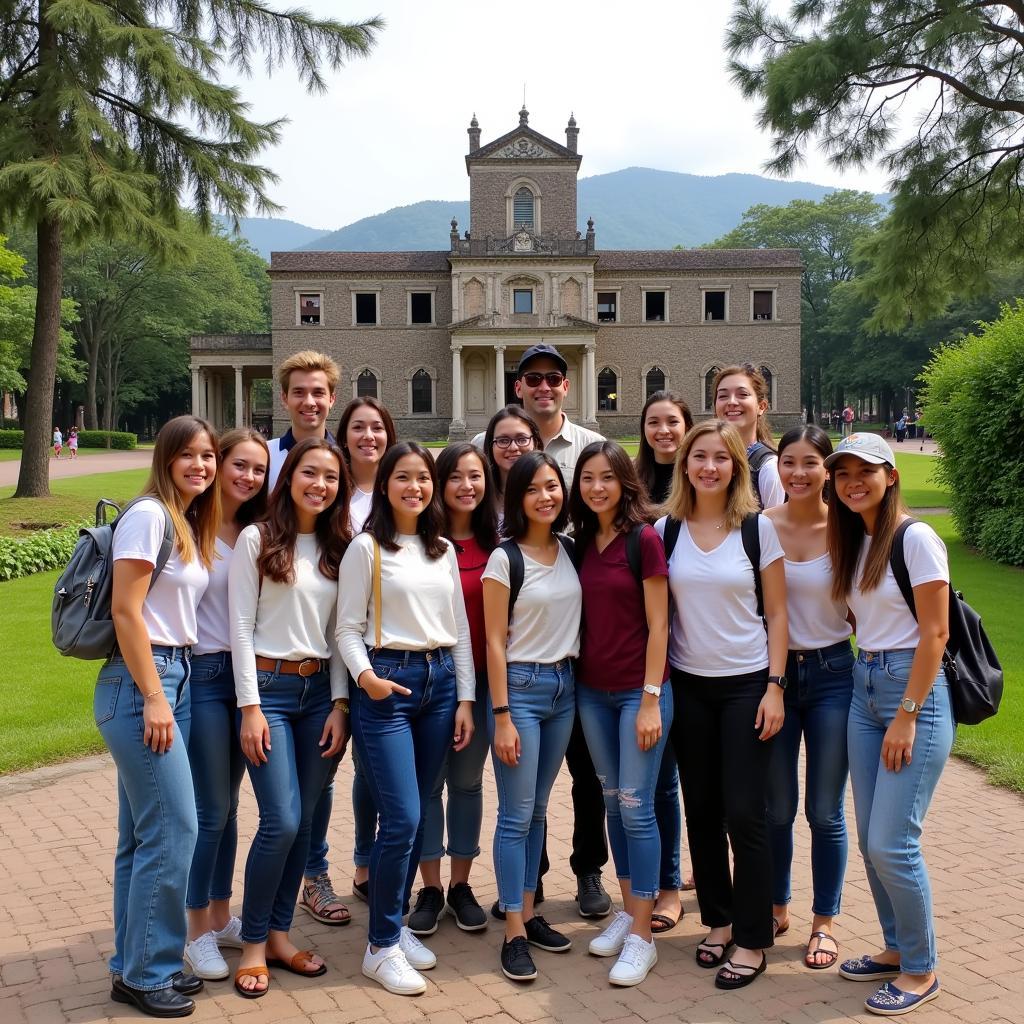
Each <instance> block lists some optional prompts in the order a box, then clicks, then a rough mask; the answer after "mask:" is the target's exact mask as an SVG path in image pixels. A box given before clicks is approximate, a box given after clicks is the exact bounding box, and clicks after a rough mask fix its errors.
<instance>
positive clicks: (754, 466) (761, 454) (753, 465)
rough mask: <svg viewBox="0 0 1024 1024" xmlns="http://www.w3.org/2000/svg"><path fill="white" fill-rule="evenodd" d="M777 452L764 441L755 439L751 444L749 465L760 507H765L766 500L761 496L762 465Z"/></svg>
mask: <svg viewBox="0 0 1024 1024" xmlns="http://www.w3.org/2000/svg"><path fill="white" fill-rule="evenodd" d="M774 454H775V452H773V451H772V449H771V448H769V447H768V445H766V444H765V443H764V442H763V441H755V442H754V443H753V444H752V445H751V446H750V451H749V452H748V454H747V465H748V466H749V467H750V486H751V488H752V489H753V491H754V497H755V498H756V499H757V505H758V508H760V509H764V501H763V499H762V498H761V467H762V466H763V465H764V464H765V463H766V462H767V461H768V459H770V458H771V457H772V456H773V455H774Z"/></svg>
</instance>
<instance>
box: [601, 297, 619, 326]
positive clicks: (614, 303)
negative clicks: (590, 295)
mask: <svg viewBox="0 0 1024 1024" xmlns="http://www.w3.org/2000/svg"><path fill="white" fill-rule="evenodd" d="M618 303H619V295H618V292H598V293H597V320H598V323H602V324H613V323H615V321H616V320H617V319H618V316H617V310H618Z"/></svg>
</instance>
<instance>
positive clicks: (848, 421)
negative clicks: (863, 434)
mask: <svg viewBox="0 0 1024 1024" xmlns="http://www.w3.org/2000/svg"><path fill="white" fill-rule="evenodd" d="M856 415H857V414H856V413H855V412H854V411H853V406H852V405H846V406H845V407H844V408H843V437H849V436H850V434H852V433H853V421H854V418H855V417H856Z"/></svg>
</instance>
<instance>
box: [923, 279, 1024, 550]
mask: <svg viewBox="0 0 1024 1024" xmlns="http://www.w3.org/2000/svg"><path fill="white" fill-rule="evenodd" d="M979 327H980V331H979V332H978V333H977V334H971V335H968V336H967V337H966V338H964V339H963V340H962V341H959V342H956V343H952V344H948V345H943V346H942V348H940V349H939V350H938V352H936V354H935V356H934V357H933V358H932V360H931V362H930V363H928V365H927V366H926V367H925V368H924V372H923V373H922V374H921V379H922V380H923V381H924V383H925V389H924V392H923V395H922V397H923V401H924V422H925V426H926V427H927V429H928V432H929V433H930V434H931V435H932V437H934V438H935V440H936V442H937V443H938V445H939V448H940V450H941V452H942V454H941V456H940V457H939V464H938V473H937V475H938V477H939V479H940V481H941V482H942V483H945V484H946V485H948V487H949V490H950V499H949V504H950V511H951V512H952V513H953V518H954V519H955V520H956V524H957V528H958V529H959V531H960V535H961V536H962V537H963V539H964V540H965V541H966V542H967V543H968V544H972V545H974V546H975V547H978V548H980V549H981V551H982V552H983V553H984V554H985V555H987V556H988V557H989V558H992V559H994V560H996V561H998V562H1006V563H1008V564H1010V565H1024V299H1017V301H1016V304H1014V305H1012V306H1011V305H1004V306H1003V307H1002V312H1001V315H1000V316H999V319H998V320H994V321H993V322H992V323H982V324H979Z"/></svg>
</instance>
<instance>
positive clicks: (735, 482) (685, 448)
mask: <svg viewBox="0 0 1024 1024" xmlns="http://www.w3.org/2000/svg"><path fill="white" fill-rule="evenodd" d="M705 434H718V436H719V437H721V439H722V441H723V443H724V444H725V447H726V449H727V450H728V452H729V455H730V457H731V458H732V479H731V480H730V481H729V490H728V497H727V499H726V503H725V525H726V526H728V527H729V529H730V530H735V529H738V528H739V526H740V524H741V523H742V522H743V520H744V519H745V518H746V517H747V516H749V515H750V514H751V513H753V512H756V511H757V510H758V504H757V499H756V498H755V497H754V491H753V488H752V487H751V486H750V465H749V464H748V463H747V446H746V445H745V444H744V443H743V438H741V437H740V432H739V431H738V430H737V429H736V428H735V427H734V426H733V425H732V424H731V423H723V422H722V421H721V420H704V422H703V423H698V424H697V425H696V426H695V427H693V428H691V429H690V430H689V431H688V432H687V434H686V437H684V438H683V443H682V444H681V445H680V446H679V451H678V453H677V454H676V472H675V475H674V476H673V478H672V491H671V492H670V494H669V496H668V501H666V502H665V508H666V510H667V511H668V514H669V515H670V516H671V517H672V518H673V519H678V520H679V521H680V522H682V521H683V520H685V519H689V518H690V516H692V515H693V513H694V511H695V509H696V507H697V492H696V491H695V490H694V487H693V484H691V483H690V478H689V476H688V475H687V473H686V460H687V458H688V457H689V455H690V449H691V448H693V446H694V445H695V444H696V443H697V441H699V440H700V439H701V438H702V437H703V436H704V435H705Z"/></svg>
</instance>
